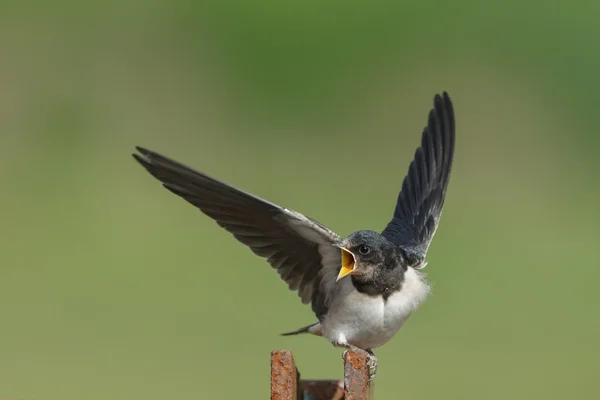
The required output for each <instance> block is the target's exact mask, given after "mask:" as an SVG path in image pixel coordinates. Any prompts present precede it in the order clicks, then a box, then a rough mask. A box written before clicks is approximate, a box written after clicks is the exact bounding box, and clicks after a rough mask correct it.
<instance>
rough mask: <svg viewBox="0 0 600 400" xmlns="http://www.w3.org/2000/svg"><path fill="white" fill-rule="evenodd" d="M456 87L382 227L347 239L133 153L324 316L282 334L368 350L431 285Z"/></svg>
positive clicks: (434, 117) (435, 116)
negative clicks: (429, 268)
mask: <svg viewBox="0 0 600 400" xmlns="http://www.w3.org/2000/svg"><path fill="white" fill-rule="evenodd" d="M454 137H455V121H454V110H453V106H452V102H451V101H450V97H449V96H448V94H447V93H446V92H444V93H443V94H442V95H436V96H435V98H434V107H433V109H431V111H430V112H429V120H428V123H427V126H426V127H425V129H424V131H423V134H422V137H421V146H420V147H419V148H417V150H416V152H415V156H414V160H413V161H412V162H411V164H410V166H409V168H408V174H407V175H406V177H405V178H404V182H403V183H402V189H401V191H400V193H399V195H398V199H397V202H396V207H395V209H394V213H393V217H392V220H391V221H390V223H389V224H388V225H387V226H386V228H385V229H384V230H383V232H382V233H381V234H380V233H377V232H373V231H369V230H360V231H357V232H354V233H352V234H351V235H350V236H348V237H346V238H345V239H344V238H342V237H340V236H339V235H338V234H336V233H334V232H333V231H331V230H329V229H328V228H326V227H325V226H323V225H322V224H320V223H319V222H317V221H315V220H313V219H311V218H309V217H306V216H304V215H302V214H300V213H298V212H296V211H293V210H290V209H288V208H283V207H280V206H278V205H276V204H273V203H270V202H268V201H266V200H263V199H261V198H259V197H256V196H254V195H252V194H249V193H246V192H244V191H242V190H240V189H237V188H235V187H233V186H230V185H228V184H226V183H223V182H220V181H218V180H216V179H214V178H211V177H209V176H207V175H205V174H203V173H201V172H197V171H194V170H192V169H191V168H188V167H186V166H185V165H183V164H180V163H178V162H176V161H173V160H171V159H169V158H167V157H164V156H162V155H160V154H158V153H155V152H153V151H150V150H146V149H144V148H141V147H137V150H138V151H139V153H140V154H133V156H134V157H135V159H136V160H137V161H139V163H140V164H141V165H142V166H144V168H146V169H147V170H148V172H150V173H151V174H152V175H153V176H154V177H155V178H157V179H158V180H160V181H161V182H162V183H163V186H164V187H166V188H167V189H169V190H170V191H171V192H173V193H175V194H176V195H178V196H181V197H182V198H183V199H185V200H186V201H188V202H189V203H191V204H193V205H194V206H196V207H198V208H199V209H200V210H201V211H202V212H203V213H204V214H206V215H208V216H209V217H211V218H213V219H214V220H215V221H216V222H217V224H219V225H220V226H222V227H223V228H225V229H226V230H228V231H229V232H231V233H232V234H233V236H234V237H235V238H236V239H237V240H238V241H240V242H242V243H243V244H245V245H246V246H248V247H249V248H250V249H251V250H252V251H253V252H254V253H255V254H257V255H258V256H260V257H264V258H266V259H267V261H268V263H269V264H271V266H272V267H273V268H274V269H276V270H277V272H278V273H279V275H280V276H281V278H282V279H283V280H284V281H285V282H286V283H287V284H288V286H289V288H290V290H294V291H296V290H297V291H298V295H299V297H300V299H301V300H302V303H304V304H308V303H312V310H313V311H314V313H315V314H316V317H317V320H318V321H317V322H315V323H314V324H311V325H309V326H306V327H304V328H301V329H298V330H296V331H293V332H289V333H285V334H284V335H295V334H300V333H310V334H313V335H318V336H323V337H325V338H327V339H328V340H329V341H330V342H331V343H332V344H333V345H335V346H338V347H346V348H351V349H355V350H356V349H361V350H364V351H367V352H368V353H369V361H370V367H371V377H373V376H374V375H375V370H376V366H377V359H376V358H375V356H374V355H373V352H372V349H374V348H376V347H379V346H381V345H383V344H384V343H386V342H387V341H388V340H390V339H391V338H392V336H394V334H395V333H396V332H397V331H398V329H400V327H401V326H402V324H404V322H405V321H406V319H407V318H408V317H409V316H410V315H411V313H412V312H413V311H414V310H415V309H416V308H417V307H418V306H419V304H420V303H422V302H423V301H424V300H425V298H426V297H427V294H428V292H429V286H428V284H427V283H426V281H425V276H424V274H422V273H420V272H419V270H420V269H422V268H423V267H425V265H426V264H427V263H426V262H425V256H426V254H427V249H428V248H429V244H430V243H431V240H432V238H433V235H434V234H435V231H436V229H437V227H438V224H439V221H440V216H441V213H442V207H443V205H444V198H445V195H446V190H447V188H448V182H449V180H450V171H451V168H452V160H453V156H454Z"/></svg>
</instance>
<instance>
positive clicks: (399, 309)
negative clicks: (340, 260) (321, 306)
mask: <svg viewBox="0 0 600 400" xmlns="http://www.w3.org/2000/svg"><path fill="white" fill-rule="evenodd" d="M337 284H339V285H344V286H343V287H342V288H341V290H340V292H339V293H338V296H336V299H335V301H334V303H332V304H331V306H330V309H329V311H328V313H327V317H326V318H325V319H324V320H323V321H322V322H321V324H320V327H321V329H322V335H323V336H325V337H326V338H328V339H329V340H330V341H332V342H334V343H338V344H341V345H343V344H351V345H354V346H357V347H360V348H361V349H373V348H376V347H379V346H381V345H383V344H385V343H386V342H387V341H388V340H390V339H391V338H392V336H394V334H395V333H396V332H397V331H398V329H400V327H401V326H402V324H404V322H405V321H406V319H407V318H408V317H409V316H410V314H411V313H412V312H413V311H414V310H415V309H416V308H417V307H418V306H419V304H420V303H421V302H423V300H425V298H426V297H427V293H428V292H429V286H428V285H427V283H426V282H425V281H424V279H423V276H422V274H420V273H419V272H417V271H416V270H414V269H413V268H408V270H407V271H406V273H405V275H404V283H403V285H402V288H401V290H400V291H398V292H396V293H394V294H392V295H391V296H390V297H389V298H388V299H387V301H384V300H383V298H382V297H380V296H376V297H372V296H368V295H366V294H362V293H359V292H357V291H356V289H355V288H354V286H353V285H352V282H351V280H350V279H343V280H342V281H340V282H339V283H337Z"/></svg>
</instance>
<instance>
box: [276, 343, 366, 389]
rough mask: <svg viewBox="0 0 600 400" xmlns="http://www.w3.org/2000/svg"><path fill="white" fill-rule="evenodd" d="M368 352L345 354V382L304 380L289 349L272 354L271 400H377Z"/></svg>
mask: <svg viewBox="0 0 600 400" xmlns="http://www.w3.org/2000/svg"><path fill="white" fill-rule="evenodd" d="M373 391H374V384H373V382H369V366H368V357H367V354H366V353H365V352H355V351H347V352H346V353H345V355H344V380H343V381H340V380H310V381H309V380H306V381H301V380H300V373H299V372H298V369H297V368H296V363H295V362H294V358H293V356H292V352H291V351H289V350H275V351H272V352H271V400H373Z"/></svg>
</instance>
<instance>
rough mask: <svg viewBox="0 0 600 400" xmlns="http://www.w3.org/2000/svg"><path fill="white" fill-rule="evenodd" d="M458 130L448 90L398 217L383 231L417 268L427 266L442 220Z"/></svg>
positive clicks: (438, 101) (434, 113)
mask: <svg viewBox="0 0 600 400" xmlns="http://www.w3.org/2000/svg"><path fill="white" fill-rule="evenodd" d="M454 130H455V122H454V110H453V107H452V102H451V101H450V97H449V96H448V94H447V93H446V92H444V93H443V95H441V96H440V95H436V96H435V98H434V107H433V109H432V110H431V111H430V112H429V121H428V123H427V126H426V127H425V130H424V131H423V136H422V138H421V147H419V148H418V149H417V151H416V152H415V157H414V160H413V161H412V162H411V164H410V167H409V168H408V174H407V175H406V177H405V178H404V182H403V183H402V190H401V191H400V194H399V195H398V201H397V203H396V209H395V210H394V216H393V218H392V220H391V221H390V223H389V224H388V225H387V227H386V228H385V230H384V231H383V232H382V235H383V236H385V237H386V238H387V239H388V240H389V241H391V242H393V243H394V244H396V245H397V246H399V247H401V248H402V249H403V250H404V252H405V253H406V255H407V258H408V260H409V262H410V265H412V266H414V267H419V266H420V265H424V264H423V262H424V261H425V255H426V253H427V249H428V248H429V244H430V243H431V240H432V239H433V235H434V234H435V231H436V229H437V226H438V223H439V221H440V216H441V214H442V207H443V206H444V197H445V195H446V189H447V188H448V182H449V181H450V171H451V169H452V159H453V157H454V137H455V132H454Z"/></svg>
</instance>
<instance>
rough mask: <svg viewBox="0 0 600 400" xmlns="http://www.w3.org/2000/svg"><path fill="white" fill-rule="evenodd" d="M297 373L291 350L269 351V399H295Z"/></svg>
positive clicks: (296, 396)
mask: <svg viewBox="0 0 600 400" xmlns="http://www.w3.org/2000/svg"><path fill="white" fill-rule="evenodd" d="M298 378H299V374H298V370H297V369H296V363H295V362H294V357H292V352H291V351H289V350H275V351H272V352H271V400H297V399H298V380H299V379H298Z"/></svg>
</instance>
